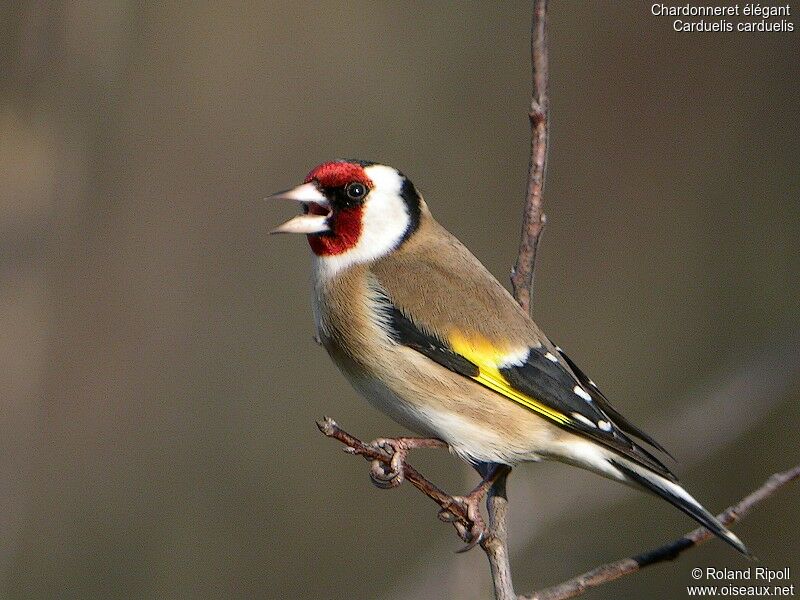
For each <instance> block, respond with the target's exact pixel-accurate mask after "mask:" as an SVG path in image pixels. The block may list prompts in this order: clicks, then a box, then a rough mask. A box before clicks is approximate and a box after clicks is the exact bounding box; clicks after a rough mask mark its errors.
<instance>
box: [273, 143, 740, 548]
mask: <svg viewBox="0 0 800 600" xmlns="http://www.w3.org/2000/svg"><path fill="white" fill-rule="evenodd" d="M270 199H275V200H290V201H295V202H297V203H299V205H300V206H301V207H302V214H300V215H297V216H295V217H294V218H292V219H290V220H289V221H287V222H285V223H284V224H282V225H280V226H278V227H277V228H275V229H274V230H272V231H271V233H296V234H305V235H306V236H307V239H308V243H309V245H310V247H311V251H312V273H313V275H312V308H313V315H314V324H315V329H316V338H317V340H318V341H320V342H321V344H322V345H323V346H324V348H325V349H326V350H327V352H328V354H329V355H330V357H331V359H332V360H333V362H334V363H335V364H336V365H337V366H338V368H339V369H340V370H341V372H342V373H343V374H344V376H345V378H346V379H347V380H348V381H349V382H350V383H351V385H352V386H353V387H354V388H355V389H356V390H357V391H358V392H359V393H360V394H361V395H363V396H364V397H365V398H366V399H367V401H368V402H369V403H370V404H372V405H373V406H375V407H376V408H378V409H379V410H382V411H383V412H385V413H386V414H388V415H389V416H390V417H391V418H393V419H394V420H395V421H396V422H398V423H399V424H400V425H402V426H404V427H406V428H408V429H410V430H411V431H414V432H416V433H418V434H420V435H422V436H424V437H423V438H397V440H396V442H395V443H394V445H393V450H394V451H395V452H396V453H397V455H398V456H399V455H400V454H401V453H404V452H406V451H407V450H408V449H409V448H413V447H430V446H431V445H433V444H435V443H437V442H438V443H442V444H443V445H446V446H447V447H448V448H449V449H450V450H451V451H452V452H453V453H454V454H456V455H458V456H459V457H461V458H462V459H464V460H465V461H466V462H468V463H469V464H471V465H472V466H474V467H475V468H476V469H477V470H478V471H479V472H480V473H481V474H482V475H483V476H484V479H483V481H482V483H481V485H479V486H478V487H476V488H475V490H473V492H471V493H470V494H468V495H467V496H466V497H464V500H465V502H466V504H467V506H468V508H469V513H470V514H471V515H473V516H474V518H475V519H479V518H480V517H479V510H478V509H477V503H478V502H479V501H480V499H481V498H482V496H483V495H484V494H485V492H486V490H488V488H489V487H490V486H491V484H492V483H493V482H494V481H495V480H496V478H497V477H498V476H499V474H500V473H503V472H507V470H508V469H510V468H511V467H513V466H517V465H519V464H521V463H525V462H537V461H540V460H554V461H559V462H562V463H566V464H568V465H572V466H576V467H580V468H583V469H586V470H588V471H591V472H594V473H597V474H599V475H601V476H603V477H606V478H608V479H611V480H614V481H617V482H621V483H624V484H627V485H629V486H632V487H635V488H638V489H643V490H645V491H647V492H650V493H652V494H654V495H656V496H658V497H660V498H662V499H664V500H666V501H667V502H669V503H670V504H672V505H673V506H675V507H676V508H678V509H680V510H681V511H683V512H684V513H686V514H687V515H688V516H690V517H692V518H693V519H695V520H696V521H697V522H699V523H700V524H701V525H703V526H704V527H706V528H707V529H709V530H710V531H711V532H712V533H714V534H715V535H716V536H718V537H719V538H721V539H722V540H723V541H725V542H727V543H728V544H730V545H731V546H733V547H734V548H735V549H736V550H738V551H739V552H741V553H742V554H744V555H746V556H751V554H750V551H749V550H748V549H747V547H746V546H745V545H744V544H743V543H742V541H741V540H740V539H739V538H738V537H737V536H736V535H735V534H733V533H732V532H731V531H729V530H728V529H727V528H726V527H725V526H724V525H723V524H722V523H720V521H719V520H718V519H717V518H716V517H714V515H713V514H711V513H710V512H709V511H708V510H706V509H705V508H704V507H703V506H702V505H701V504H700V503H699V502H698V501H697V500H695V498H694V497H692V496H691V495H690V494H689V493H688V492H687V491H686V490H685V489H684V488H683V487H682V486H681V485H680V484H679V483H678V480H677V478H676V477H675V475H674V474H673V473H672V472H671V471H670V469H669V468H668V467H667V466H666V465H665V464H664V462H662V460H661V459H660V458H659V457H658V456H657V455H656V453H657V452H661V453H665V454H667V455H669V454H668V453H667V451H666V450H665V449H664V447H663V446H661V445H660V444H659V443H658V442H657V441H656V440H655V439H653V438H652V437H651V436H650V435H648V434H647V433H645V432H644V431H643V430H642V429H640V428H639V427H637V426H636V425H634V424H633V423H632V422H631V421H629V420H628V419H627V418H626V417H624V416H623V415H622V414H621V413H620V412H618V411H617V409H616V408H614V407H613V406H612V404H611V403H610V401H609V400H608V399H607V398H606V396H605V395H604V394H603V393H602V392H601V391H600V389H599V388H598V386H597V385H596V384H595V383H594V381H592V380H591V379H590V378H589V377H587V376H586V375H585V374H584V372H583V371H581V369H580V368H578V366H577V365H576V364H575V363H574V362H573V361H572V360H571V359H570V358H569V357H568V356H567V354H566V353H565V352H564V351H563V350H562V349H561V348H560V347H559V346H557V345H556V344H554V343H553V342H552V341H551V340H550V339H549V338H548V337H547V336H546V335H545V334H544V333H543V332H542V330H541V329H540V328H539V327H538V326H537V325H536V323H535V322H534V321H533V320H532V318H531V317H530V316H529V315H528V312H527V311H525V310H523V309H522V307H521V306H520V305H519V304H518V303H517V302H516V301H515V300H514V298H513V297H512V296H511V294H510V293H509V292H508V290H507V289H506V288H505V287H503V285H502V284H501V283H500V282H499V281H498V280H497V279H496V278H495V277H494V276H493V275H492V274H491V273H490V272H489V271H488V269H486V267H484V266H483V264H482V263H481V262H480V261H479V260H478V259H477V258H476V257H475V256H474V255H473V254H472V253H471V252H470V251H469V250H468V249H467V248H466V246H464V244H462V243H461V242H460V241H459V240H458V239H457V238H456V237H455V236H454V235H453V234H451V233H450V232H449V231H447V230H446V229H445V228H444V227H443V226H442V225H440V224H439V223H438V222H437V221H436V220H435V219H434V217H433V216H432V214H431V211H430V209H429V208H428V205H427V203H426V202H425V200H424V199H423V197H422V195H421V194H420V193H419V192H418V191H417V188H416V187H415V186H414V184H413V183H412V182H411V180H409V179H408V178H407V177H406V176H405V175H403V173H401V172H400V171H398V170H397V169H395V168H393V167H390V166H387V165H384V164H380V163H376V162H371V161H364V160H354V159H346V160H333V161H329V162H325V163H322V164H320V165H318V166H317V167H315V168H314V169H312V170H311V171H310V172H309V173H308V175H307V176H306V178H305V180H304V181H303V183H302V184H300V185H298V186H296V187H294V188H291V189H288V190H286V191H283V192H279V193H277V194H274V195H272V196H270ZM414 440H420V441H419V442H418V443H415V441H414ZM432 440H433V441H432ZM439 440H441V441H440V442H439ZM383 442H384V443H385V442H387V440H383ZM388 442H389V445H392V440H391V439H390V440H388ZM477 536H478V534H477V533H475V535H473V538H475V537H477ZM475 541H476V540H475V539H473V543H474V542H475Z"/></svg>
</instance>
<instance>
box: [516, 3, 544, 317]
mask: <svg viewBox="0 0 800 600" xmlns="http://www.w3.org/2000/svg"><path fill="white" fill-rule="evenodd" d="M547 64H548V57H547V0H534V2H533V21H532V23H531V80H532V83H533V90H532V94H531V107H530V111H529V112H528V117H529V119H530V122H531V156H530V162H529V163H528V187H527V194H526V197H525V207H524V208H523V211H522V237H521V239H520V243H519V251H518V253H517V261H516V263H515V264H514V269H513V270H512V271H511V286H512V287H513V290H514V298H516V300H517V302H519V303H520V305H521V306H522V308H524V309H525V310H527V311H530V303H531V294H532V288H533V274H534V269H535V266H536V251H537V250H538V248H539V238H540V236H541V235H542V230H543V229H544V225H545V221H546V219H545V215H544V199H543V197H542V192H543V191H544V176H545V168H546V166H547V125H548V122H549V118H548V104H549V102H548V98H547V88H548V69H547Z"/></svg>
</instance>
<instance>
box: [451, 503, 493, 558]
mask: <svg viewBox="0 0 800 600" xmlns="http://www.w3.org/2000/svg"><path fill="white" fill-rule="evenodd" d="M480 501H481V496H480V495H478V494H469V495H468V496H453V499H452V503H451V504H450V506H445V507H444V508H442V510H440V511H439V519H441V520H442V521H444V522H446V523H452V524H453V526H454V527H455V528H456V531H457V532H458V535H459V537H460V538H461V539H462V540H464V541H465V542H467V545H466V546H464V547H463V548H460V549H459V550H456V553H458V554H461V553H463V552H469V551H470V550H472V549H473V548H474V547H475V546H477V545H478V544H480V543H481V542H482V541H483V540H484V539H485V538H486V536H487V534H488V529H487V527H486V523H484V521H483V516H482V515H481V510H480ZM456 507H457V510H452V509H453V508H456Z"/></svg>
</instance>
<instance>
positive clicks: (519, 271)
mask: <svg viewBox="0 0 800 600" xmlns="http://www.w3.org/2000/svg"><path fill="white" fill-rule="evenodd" d="M547 65H548V57H547V0H534V2H533V18H532V21H531V85H532V90H531V107H530V111H529V112H528V117H529V119H530V122H531V156H530V161H529V163H528V186H527V190H526V194H525V206H524V208H523V210H522V235H521V239H520V243H519V251H518V253H517V261H516V263H514V268H513V269H512V271H511V287H512V289H513V292H514V298H515V299H516V301H517V302H519V304H520V306H522V308H523V309H525V310H526V311H527V312H528V313H530V310H531V295H532V293H533V274H534V270H535V267H536V251H537V250H538V248H539V238H540V236H541V234H542V230H543V229H544V224H545V215H544V199H543V197H542V192H543V190H544V176H545V168H546V166H547V125H548V99H547V86H548V67H547ZM507 477H508V475H503V476H502V477H501V478H500V479H499V480H498V481H497V483H495V485H494V486H493V487H492V489H491V490H490V492H489V497H488V498H487V500H486V510H487V511H488V513H489V523H490V526H489V527H490V530H491V531H492V535H491V536H490V538H489V540H487V542H485V543H484V544H483V545H482V546H483V549H484V551H485V552H486V557H487V558H488V559H489V566H490V568H491V571H492V583H493V584H494V595H495V599H496V600H511V599H513V598H516V593H515V592H514V584H513V581H512V578H511V563H510V561H509V554H508V526H507V519H508V498H507V497H506V479H507Z"/></svg>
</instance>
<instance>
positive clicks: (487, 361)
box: [447, 332, 571, 425]
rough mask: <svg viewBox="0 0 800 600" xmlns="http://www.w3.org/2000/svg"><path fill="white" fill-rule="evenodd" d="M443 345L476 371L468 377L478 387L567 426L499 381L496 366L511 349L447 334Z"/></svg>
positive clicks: (562, 419) (562, 417) (560, 417)
mask: <svg viewBox="0 0 800 600" xmlns="http://www.w3.org/2000/svg"><path fill="white" fill-rule="evenodd" d="M447 342H448V344H449V345H450V347H451V348H452V349H453V351H454V352H456V353H457V354H460V355H461V356H463V357H464V358H466V359H467V360H469V361H470V362H471V363H473V364H474V365H476V366H477V367H478V375H477V377H472V379H474V380H475V381H477V382H478V383H481V384H482V385H484V386H486V387H487V388H489V389H490V390H494V391H495V392H497V393H499V394H502V395H503V396H505V397H506V398H509V399H510V400H513V401H514V402H516V403H518V404H521V405H522V406H524V407H526V408H529V409H530V410H532V411H534V412H537V413H539V414H540V415H542V416H543V417H547V418H548V419H551V420H552V421H555V422H556V423H560V424H562V425H564V424H567V423H569V422H571V419H570V418H569V417H568V416H566V415H565V414H563V413H560V412H559V411H557V410H555V409H553V408H550V407H549V406H547V405H545V404H542V403H541V402H539V401H538V400H536V399H535V398H532V397H530V396H528V395H526V394H523V393H521V392H519V391H518V390H516V389H515V388H514V387H513V386H512V385H511V384H510V383H509V382H508V381H507V380H506V378H505V377H503V375H502V373H500V368H499V366H498V365H502V364H503V363H504V362H505V361H506V360H508V356H509V355H510V354H513V353H514V350H513V349H509V348H498V347H497V346H494V345H493V344H492V343H491V342H490V341H489V340H486V339H484V338H480V337H470V338H468V337H466V336H465V335H463V334H461V333H458V332H454V333H451V334H450V336H449V337H448V340H447Z"/></svg>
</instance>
